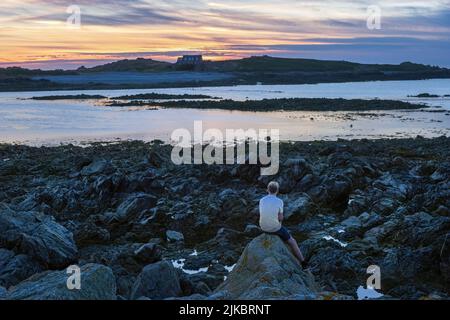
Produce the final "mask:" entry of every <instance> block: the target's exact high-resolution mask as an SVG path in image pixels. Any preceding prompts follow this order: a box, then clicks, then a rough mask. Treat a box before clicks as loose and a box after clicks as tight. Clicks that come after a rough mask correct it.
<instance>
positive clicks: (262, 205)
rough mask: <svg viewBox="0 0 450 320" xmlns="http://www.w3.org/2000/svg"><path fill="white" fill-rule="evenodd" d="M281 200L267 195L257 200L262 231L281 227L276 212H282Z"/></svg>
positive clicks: (272, 230)
mask: <svg viewBox="0 0 450 320" xmlns="http://www.w3.org/2000/svg"><path fill="white" fill-rule="evenodd" d="M283 206H284V204H283V200H281V199H280V198H278V197H277V196H275V195H268V196H265V197H264V198H262V199H261V200H260V201H259V226H260V227H261V229H262V231H264V232H277V231H278V230H280V229H281V223H280V221H279V220H278V213H280V212H281V213H283Z"/></svg>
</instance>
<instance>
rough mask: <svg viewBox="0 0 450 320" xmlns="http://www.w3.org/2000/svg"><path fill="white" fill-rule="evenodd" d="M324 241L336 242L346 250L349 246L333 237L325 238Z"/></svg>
mask: <svg viewBox="0 0 450 320" xmlns="http://www.w3.org/2000/svg"><path fill="white" fill-rule="evenodd" d="M323 239H325V240H327V241H334V242H336V243H338V244H339V245H340V246H341V247H343V248H345V247H346V246H348V243H345V242H342V241H340V240H338V239H336V238H334V237H332V236H324V237H323Z"/></svg>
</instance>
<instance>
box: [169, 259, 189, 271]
mask: <svg viewBox="0 0 450 320" xmlns="http://www.w3.org/2000/svg"><path fill="white" fill-rule="evenodd" d="M185 261H186V259H178V260H172V265H173V267H174V268H175V269H183V267H184V262H185Z"/></svg>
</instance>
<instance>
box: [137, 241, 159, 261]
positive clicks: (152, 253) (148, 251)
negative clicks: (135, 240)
mask: <svg viewBox="0 0 450 320" xmlns="http://www.w3.org/2000/svg"><path fill="white" fill-rule="evenodd" d="M134 256H135V259H137V260H138V261H140V262H143V263H146V264H149V263H154V262H157V261H159V260H161V250H160V249H159V246H158V245H157V244H156V243H146V244H144V245H142V246H140V247H139V248H138V249H137V250H136V251H135V252H134Z"/></svg>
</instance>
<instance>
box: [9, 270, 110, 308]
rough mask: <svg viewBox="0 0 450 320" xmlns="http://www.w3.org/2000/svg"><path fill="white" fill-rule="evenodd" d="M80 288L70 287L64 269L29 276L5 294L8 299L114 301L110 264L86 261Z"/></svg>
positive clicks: (67, 275)
mask: <svg viewBox="0 0 450 320" xmlns="http://www.w3.org/2000/svg"><path fill="white" fill-rule="evenodd" d="M80 271H81V272H80V275H81V278H80V279H81V288H80V289H79V290H77V289H73V290H69V289H68V288H67V279H68V278H69V276H70V275H69V274H67V273H66V270H62V271H47V272H43V273H39V274H37V275H34V276H32V277H31V278H29V279H28V280H26V281H24V282H21V283H20V284H19V285H17V286H15V287H11V288H10V289H9V291H8V293H7V296H6V298H7V299H8V300H116V279H115V277H114V274H113V272H112V270H111V269H110V268H109V267H106V266H104V265H100V264H86V265H84V266H82V267H81V270H80Z"/></svg>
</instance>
